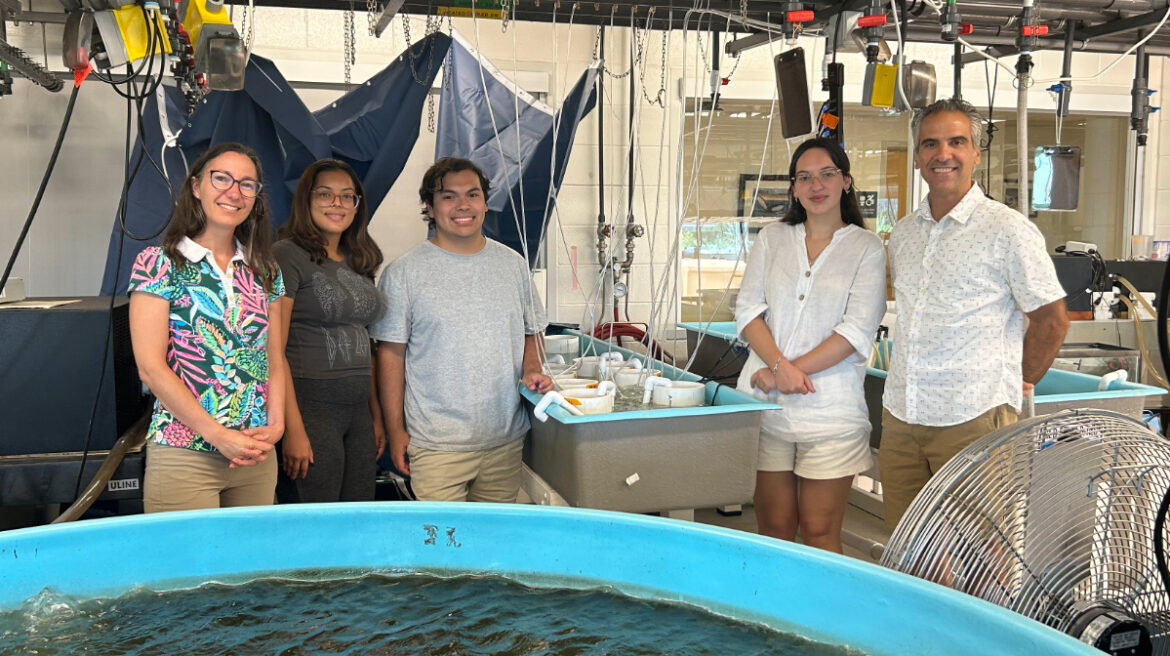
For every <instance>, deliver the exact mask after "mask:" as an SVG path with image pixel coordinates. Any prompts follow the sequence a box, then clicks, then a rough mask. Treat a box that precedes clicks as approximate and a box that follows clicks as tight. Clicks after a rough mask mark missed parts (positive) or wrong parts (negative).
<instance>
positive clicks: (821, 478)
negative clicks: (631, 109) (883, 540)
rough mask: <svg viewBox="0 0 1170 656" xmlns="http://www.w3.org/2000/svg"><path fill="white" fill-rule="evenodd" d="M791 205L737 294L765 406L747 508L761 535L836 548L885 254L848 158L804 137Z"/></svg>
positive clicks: (864, 439) (860, 442) (762, 240)
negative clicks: (865, 219) (751, 502)
mask: <svg viewBox="0 0 1170 656" xmlns="http://www.w3.org/2000/svg"><path fill="white" fill-rule="evenodd" d="M788 176H789V180H791V186H790V187H789V200H790V204H789V208H788V212H787V213H786V214H785V216H784V218H783V219H782V220H781V221H779V222H777V223H773V224H771V225H768V226H766V227H765V228H763V229H762V230H760V232H759V236H758V237H757V238H756V241H755V243H754V244H753V245H752V250H751V254H750V255H749V257H748V261H747V267H746V268H745V269H744V275H743V284H742V286H741V287H740V290H739V297H738V300H737V302H736V308H735V319H736V328H737V329H738V331H739V333H740V334H741V335H742V336H743V338H744V339H745V340H746V341H747V342H748V344H749V345H750V346H751V355H750V357H749V358H748V361H747V363H746V364H745V365H744V368H743V372H742V373H741V374H740V378H739V389H741V390H745V391H754V392H755V393H757V394H759V395H767V396H769V397H771V398H773V399H774V400H775V401H776V402H777V403H778V404H779V405H780V406H781V408H782V409H781V410H777V411H772V412H765V413H764V421H763V427H762V431H761V435H760V448H759V461H758V464H757V467H756V469H757V471H756V491H755V511H756V520H757V523H758V525H759V531H760V533H761V534H763V535H769V536H772V537H776V538H780V539H783V540H794V539H795V538H796V535H797V533H798V532H799V533H800V536H801V539H802V540H803V542H804V543H805V544H807V545H810V546H814V547H819V548H821V549H826V550H829V551H835V552H838V553H840V552H841V524H842V521H843V520H844V517H845V505H846V503H847V501H848V498H849V490H850V487H851V486H852V482H853V476H854V474H857V473H860V472H863V471H865V470H866V469H868V468H869V467H870V465H871V463H872V458H871V455H870V448H869V432H870V424H869V414H868V411H867V409H866V404H865V395H864V391H863V382H864V380H865V366H866V363H867V361H868V359H869V352H870V348H871V347H872V344H873V338H874V334H875V332H876V331H877V327H878V324H879V322H880V321H881V318H882V314H883V313H884V311H885V306H886V291H885V290H886V265H885V251H884V250H883V248H882V243H881V240H880V239H879V238H878V236H877V235H875V234H874V233H872V232H870V231H869V230H867V229H866V228H865V226H864V224H863V223H862V219H861V208H860V207H859V206H858V202H857V194H856V193H855V191H854V189H853V178H852V176H850V174H849V158H848V157H847V156H846V155H845V151H844V150H842V149H841V147H840V146H838V145H837V144H836V143H834V142H832V141H829V140H826V139H810V140H808V141H805V142H804V143H802V144H801V145H800V146H799V147H798V148H797V149H796V151H795V152H794V153H793V154H792V161H791V163H790V165H789V167H788Z"/></svg>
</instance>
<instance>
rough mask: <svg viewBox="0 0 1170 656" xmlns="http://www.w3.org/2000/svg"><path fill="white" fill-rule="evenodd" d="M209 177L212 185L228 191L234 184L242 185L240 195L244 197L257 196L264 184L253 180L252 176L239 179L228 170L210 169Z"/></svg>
mask: <svg viewBox="0 0 1170 656" xmlns="http://www.w3.org/2000/svg"><path fill="white" fill-rule="evenodd" d="M207 177H208V178H209V179H210V180H211V186H212V187H215V188H216V189H218V190H220V191H227V190H228V189H231V188H232V185H234V184H235V185H239V186H240V195H241V196H243V197H244V198H255V197H256V195H257V194H259V193H260V190H261V189H263V188H264V185H263V184H261V183H259V182H257V181H255V180H253V179H252V178H244V179H243V180H237V179H235V178H233V177H232V174H231V173H228V172H227V171H208V172H207Z"/></svg>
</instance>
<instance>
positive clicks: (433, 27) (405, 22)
mask: <svg viewBox="0 0 1170 656" xmlns="http://www.w3.org/2000/svg"><path fill="white" fill-rule="evenodd" d="M401 16H402V35H403V37H404V38H405V39H406V56H407V57H409V58H410V75H411V77H413V78H414V81H415V82H417V83H418V84H420V85H422V86H424V87H427V86H430V83H429V82H428V81H427V80H424V79H422V78H420V77H419V75H418V68H417V67H416V66H415V57H414V50H413V49H412V46H411V39H410V17H409V16H407V15H406V14H401ZM432 19H433V21H434V22H432ZM442 27H443V17H442V16H438V15H436V16H433V17H432V16H430V15H428V16H427V19H426V26H425V27H424V28H423V39H426V38H427V37H429V36H430V35H431V34H434V33H435V32H437V31H439V30H440V29H441V28H442ZM434 67H435V50H434V48H432V49H431V50H430V54H429V59H428V60H427V69H426V76H427V77H428V78H429V77H431V71H433V70H434Z"/></svg>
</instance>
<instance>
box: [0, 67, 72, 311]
mask: <svg viewBox="0 0 1170 656" xmlns="http://www.w3.org/2000/svg"><path fill="white" fill-rule="evenodd" d="M80 89H81V85H80V84H75V85H74V86H73V92H72V93H70V94H69V105H68V106H67V107H66V108H65V118H64V119H63V120H62V121H61V130H60V131H59V132H58V133H57V143H56V144H54V145H53V154H52V155H51V156H50V157H49V165H48V166H47V167H45V175H44V176H43V177H42V178H41V186H40V188H39V189H37V197H36V198H35V199H33V204H32V209H30V210H29V211H28V218H27V219H25V220H24V227H23V228H21V229H20V236H19V237H17V238H16V245H15V246H13V247H12V255H11V256H10V257H9V258H8V266H6V267H4V275H2V276H0V292H3V291H4V287H5V285H7V284H8V276H9V275H11V274H12V267H13V266H15V265H16V257H17V256H18V255H20V247H21V246H24V239H25V237H27V236H28V229H29V228H31V227H32V222H33V218H34V217H36V215H37V208H39V207H40V206H41V199H42V198H44V196H45V188H46V187H48V186H49V178H50V177H51V176H52V175H53V167H55V166H56V165H57V155H58V154H60V152H61V143H62V142H63V141H65V131H66V130H68V129H69V119H70V118H71V117H72V116H73V106H74V105H75V104H77V92H78V91H79V90H80Z"/></svg>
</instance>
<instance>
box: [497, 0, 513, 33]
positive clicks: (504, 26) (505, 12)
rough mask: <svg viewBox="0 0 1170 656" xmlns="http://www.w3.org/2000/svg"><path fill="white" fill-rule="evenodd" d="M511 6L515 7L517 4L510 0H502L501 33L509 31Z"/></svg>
mask: <svg viewBox="0 0 1170 656" xmlns="http://www.w3.org/2000/svg"><path fill="white" fill-rule="evenodd" d="M509 6H511V7H513V8H515V6H516V5H515V4H513V3H512V2H510V1H509V0H500V32H501V33H507V31H508V22H509V19H510V18H511V17H510V15H509V9H508V8H509Z"/></svg>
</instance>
